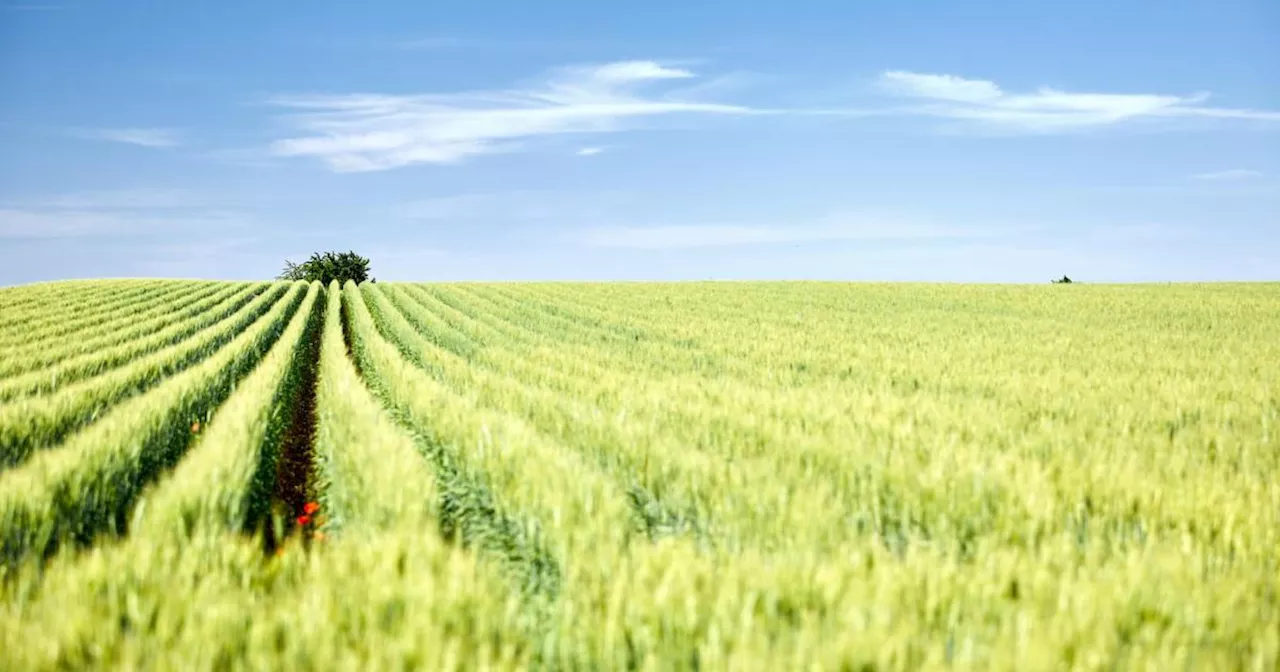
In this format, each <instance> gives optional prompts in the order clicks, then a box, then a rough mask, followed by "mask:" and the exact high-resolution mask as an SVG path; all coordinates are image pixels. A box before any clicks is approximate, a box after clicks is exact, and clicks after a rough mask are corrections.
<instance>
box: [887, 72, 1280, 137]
mask: <svg viewBox="0 0 1280 672" xmlns="http://www.w3.org/2000/svg"><path fill="white" fill-rule="evenodd" d="M879 84H880V86H881V88H882V89H884V90H885V91H887V92H889V93H893V94H897V95H901V96H905V97H908V98H917V99H923V100H926V101H932V102H929V103H928V104H924V105H919V106H914V107H907V108H902V109H901V110H900V112H903V113H907V114H919V115H926V116H935V117H942V118H949V119H957V120H962V121H971V122H977V123H981V124H985V125H987V126H990V127H997V128H1006V129H1013V130H1020V131H1029V132H1041V133H1051V132H1058V131H1068V130H1073V129H1083V128H1091V127H1097V126H1106V125H1111V124H1117V123H1121V122H1126V121H1132V120H1135V119H1140V118H1171V117H1181V118H1190V117H1202V118H1216V119H1237V120H1255V121H1280V112H1274V111H1268V110H1249V109H1233V108H1222V107H1209V106H1206V105H1205V104H1204V103H1205V102H1206V101H1207V100H1208V99H1209V94H1207V93H1198V94H1194V95H1189V96H1177V95H1157V94H1132V93H1125V94H1121V93H1069V92H1065V91H1059V90H1057V89H1053V88H1048V87H1040V88H1038V89H1036V90H1035V91H1034V92H1031V93H1009V92H1006V91H1004V90H1003V89H1001V88H1000V87H999V86H998V85H996V83H995V82H990V81H986V80H977V79H965V78H963V77H957V76H955V75H938V74H922V73H915V72H905V71H900V70H893V71H889V72H885V73H883V74H881V75H880V79H879Z"/></svg>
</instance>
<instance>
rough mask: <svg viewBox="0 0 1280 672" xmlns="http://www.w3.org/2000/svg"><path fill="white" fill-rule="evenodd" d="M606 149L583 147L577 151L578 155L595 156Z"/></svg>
mask: <svg viewBox="0 0 1280 672" xmlns="http://www.w3.org/2000/svg"><path fill="white" fill-rule="evenodd" d="M604 150H605V148H604V147H583V148H582V149H579V150H578V151H577V154H578V156H595V155H597V154H603V153H604Z"/></svg>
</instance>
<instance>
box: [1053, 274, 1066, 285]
mask: <svg viewBox="0 0 1280 672" xmlns="http://www.w3.org/2000/svg"><path fill="white" fill-rule="evenodd" d="M1050 282H1052V283H1053V284H1055V285H1069V284H1071V278H1068V277H1067V276H1065V275H1064V276H1062V277H1061V278H1058V279H1057V280H1051V281H1050Z"/></svg>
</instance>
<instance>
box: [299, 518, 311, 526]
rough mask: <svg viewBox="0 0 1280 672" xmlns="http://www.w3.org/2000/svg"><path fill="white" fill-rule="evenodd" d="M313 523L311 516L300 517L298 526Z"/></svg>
mask: <svg viewBox="0 0 1280 672" xmlns="http://www.w3.org/2000/svg"><path fill="white" fill-rule="evenodd" d="M310 522H311V516H298V524H299V525H306V524H307V523H310Z"/></svg>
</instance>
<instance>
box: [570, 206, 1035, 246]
mask: <svg viewBox="0 0 1280 672" xmlns="http://www.w3.org/2000/svg"><path fill="white" fill-rule="evenodd" d="M1025 230H1026V229H1025V228H1022V227H1009V226H962V225H950V224H935V223H929V222H922V221H918V220H915V219H911V218H906V217H901V216H895V215H884V214H833V215H829V216H826V217H823V218H820V219H818V220H815V221H810V222H798V223H795V224H676V225H656V226H602V227H590V228H587V229H584V230H582V231H581V232H580V238H579V242H580V243H582V244H583V245H586V246H587V247H597V248H627V249H649V250H654V249H679V248H697V247H728V246H738V245H799V244H806V243H825V242H839V241H856V240H864V241H907V240H910V241H926V240H972V239H983V238H999V237H1004V236H1010V235H1013V234H1016V233H1020V232H1023V231H1025Z"/></svg>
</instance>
